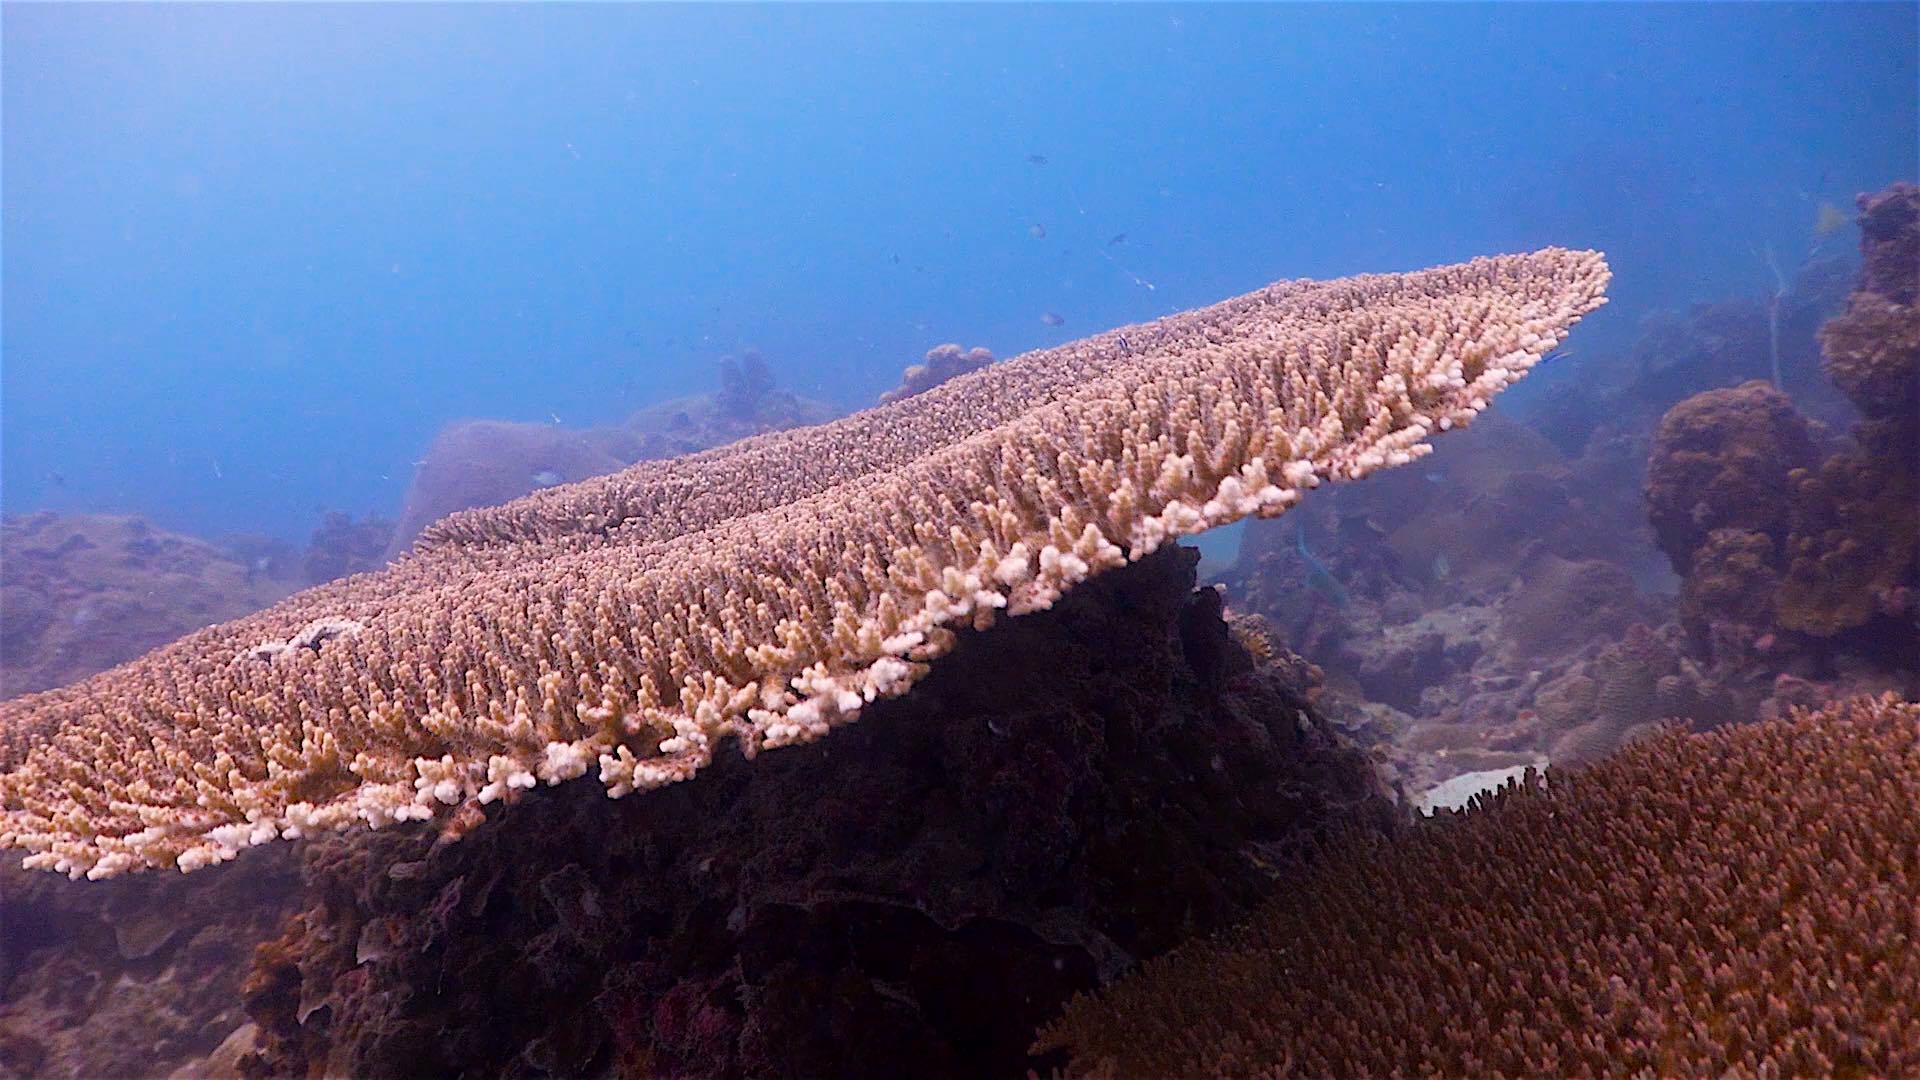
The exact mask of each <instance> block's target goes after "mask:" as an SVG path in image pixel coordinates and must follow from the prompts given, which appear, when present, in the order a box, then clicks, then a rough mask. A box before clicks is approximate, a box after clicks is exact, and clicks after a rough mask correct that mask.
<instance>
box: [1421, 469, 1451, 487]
mask: <svg viewBox="0 0 1920 1080" xmlns="http://www.w3.org/2000/svg"><path fill="white" fill-rule="evenodd" d="M1421 479H1423V480H1425V481H1426V482H1427V483H1429V484H1444V483H1446V482H1447V474H1446V470H1444V469H1434V470H1433V471H1431V472H1428V473H1423V474H1422V475H1421Z"/></svg>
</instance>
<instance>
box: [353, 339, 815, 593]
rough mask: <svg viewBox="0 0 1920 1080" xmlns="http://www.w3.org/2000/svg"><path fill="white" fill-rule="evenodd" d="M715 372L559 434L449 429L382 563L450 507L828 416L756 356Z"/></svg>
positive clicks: (542, 429)
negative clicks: (659, 398)
mask: <svg viewBox="0 0 1920 1080" xmlns="http://www.w3.org/2000/svg"><path fill="white" fill-rule="evenodd" d="M719 373H720V387H719V389H718V390H716V391H714V392H713V393H710V394H695V395H692V396H690V397H683V398H675V399H672V400H669V401H663V402H660V403H658V404H655V405H650V406H648V407H647V408H644V409H640V410H638V411H636V412H635V413H634V414H633V415H632V416H630V417H628V418H627V421H626V422H625V423H624V424H620V425H615V426H607V427H591V428H566V427H561V426H559V425H558V424H553V425H547V424H518V423H508V422H505V421H500V420H467V421H461V422H459V423H456V424H452V425H449V426H448V427H447V428H446V429H445V430H443V431H441V433H440V434H439V435H438V436H436V437H435V438H434V441H433V444H432V445H431V446H429V447H428V449H427V452H426V454H425V455H423V456H422V458H421V460H420V462H419V463H418V467H417V468H416V470H415V472H414V477H413V480H412V483H411V484H410V485H409V487H408V490H407V498H406V505H405V508H404V509H403V511H402V512H401V516H400V522H399V524H398V525H397V526H395V527H394V529H393V535H392V538H391V540H390V541H389V543H388V544H387V549H386V557H387V558H388V559H392V558H397V557H398V556H399V555H400V554H401V553H402V552H404V551H405V550H407V548H408V547H409V546H410V545H412V543H413V541H414V539H415V538H416V537H418V536H419V535H420V533H421V532H422V530H424V529H425V528H426V527H427V526H429V525H431V524H432V523H434V522H436V521H439V520H440V519H441V518H444V517H446V516H447V515H448V514H451V513H454V512H455V511H459V510H468V509H473V508H476V507H487V506H498V505H500V504H502V503H506V502H510V501H512V500H514V499H517V498H519V497H521V496H523V495H526V494H528V493H530V492H534V491H540V490H544V489H547V488H552V487H557V486H560V485H562V484H567V483H572V482H574V481H577V480H584V479H587V478H588V477H594V476H604V475H606V474H608V473H612V472H617V471H619V470H621V469H624V468H626V467H627V466H629V465H631V464H633V463H634V462H636V461H652V460H658V459H662V458H671V457H678V456H680V455H683V454H692V453H695V452H697V451H700V450H706V449H709V448H711V447H715V446H724V445H726V444H728V443H731V442H735V441H737V440H740V439H744V438H747V437H749V436H753V435H759V434H763V433H765V432H769V431H781V430H784V429H787V428H794V427H801V426H805V425H808V424H819V423H824V422H826V421H827V420H830V419H832V418H833V417H834V415H835V414H836V411H835V410H834V409H833V408H832V407H831V406H829V405H826V404H824V403H822V402H818V401H811V400H808V399H806V398H803V397H800V396H799V395H798V394H795V393H793V392H791V391H788V390H782V389H780V388H779V385H778V379H777V378H776V377H775V375H774V371H773V367H772V365H770V364H769V363H768V362H767V360H766V359H765V358H764V357H763V356H761V355H760V353H759V352H758V351H756V350H753V349H748V350H746V351H745V352H743V353H742V354H741V355H740V356H738V357H735V356H724V357H721V359H720V364H719ZM323 580H324V579H323Z"/></svg>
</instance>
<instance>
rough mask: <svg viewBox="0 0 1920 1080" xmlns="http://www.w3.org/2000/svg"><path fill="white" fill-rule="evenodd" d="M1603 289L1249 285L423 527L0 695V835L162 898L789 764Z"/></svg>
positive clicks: (1476, 266)
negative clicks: (337, 836)
mask: <svg viewBox="0 0 1920 1080" xmlns="http://www.w3.org/2000/svg"><path fill="white" fill-rule="evenodd" d="M1608 276H1609V274H1608V271H1607V268H1606V264H1605V262H1604V259H1603V258H1602V257H1601V256H1600V255H1599V253H1597V252H1590V251H1588V252H1580V251H1568V250H1565V249H1544V250H1541V251H1538V252H1534V253H1531V254H1527V255H1517V256H1502V257H1497V258H1489V259H1479V260H1474V261H1473V262H1470V263H1465V264H1461V265H1458V266H1451V267H1443V268H1438V269H1435V270H1429V271H1422V272H1418V273H1410V274H1395V275H1370V276H1363V277H1357V278H1348V279H1342V280H1339V281H1334V282H1326V283H1314V282H1302V281H1296V282H1286V283H1282V284H1278V285H1274V286H1270V287H1268V288H1266V289H1263V290H1260V291H1258V292H1255V293H1251V294H1248V295H1247V296H1244V297H1240V298H1237V299H1234V300H1229V301H1226V302H1223V303H1221V304H1217V305H1215V306H1213V307H1211V308H1205V309H1200V310H1197V311H1193V312H1188V313H1184V314H1181V315H1175V316H1169V317H1166V318H1163V319H1161V320H1158V321H1157V322H1156V323H1153V324H1150V325H1147V326H1142V327H1129V328H1127V329H1126V333H1125V339H1126V341H1125V343H1124V344H1123V343H1122V340H1121V338H1122V335H1121V334H1119V333H1118V332H1114V333H1109V334H1105V335H1099V336H1096V337H1093V338H1090V339H1086V340H1084V341H1081V342H1075V343H1072V344H1069V345H1065V346H1059V347H1056V348H1053V349H1049V350H1043V351H1040V352H1035V353H1030V354H1027V355H1026V356H1023V357H1019V358H1016V359H1014V360H1010V361H1007V362H1005V363H1002V364H996V365H994V366H993V367H990V368H987V369H984V370H982V371H980V372H976V373H975V374H974V375H972V376H970V377H968V378H965V379H959V380H955V381H953V382H950V383H948V384H946V385H944V386H942V387H939V388H936V389H934V390H932V391H929V392H927V393H925V394H921V395H919V396H917V397H915V398H912V399H909V400H908V401H906V402H901V403H897V404H895V405H892V406H888V407H886V408H883V409H879V410H873V411H870V412H868V413H864V414H858V415H856V416H854V417H849V418H847V419H846V420H842V421H838V422H836V423H834V424H830V425H825V426H823V427H819V428H809V429H802V430H800V431H798V432H790V433H780V434H775V435H765V436H760V437H758V438H756V439H751V440H747V441H745V442H743V443H740V444H736V445H735V446H733V447H731V448H727V449H724V450H718V451H711V452H708V453H706V454H702V455H696V456H694V457H691V458H686V459H682V460H680V461H676V462H674V463H672V465H671V466H670V467H666V468H655V467H650V466H647V465H640V466H635V467H633V468H631V469H628V470H626V471H624V472H622V473H621V474H618V475H616V476H611V477H606V478H602V479H600V480H594V481H587V482H583V483H580V484H575V485H569V486H565V487H560V488H555V489H551V490H549V491H546V492H542V493H539V494H535V495H533V496H530V497H528V498H526V499H524V500H521V501H519V502H516V503H514V504H510V505H509V506H507V507H504V508H498V509H494V510H476V511H467V512H464V513H461V514H456V515H454V516H453V517H452V518H450V519H448V520H446V521H443V522H441V523H440V524H439V525H436V526H435V527H434V528H433V529H431V530H429V531H428V532H427V533H426V534H425V535H423V537H422V540H421V543H420V544H418V545H416V547H415V549H414V551H413V553H412V555H411V556H410V557H409V558H407V559H403V560H401V561H399V562H398V563H396V564H394V565H392V566H390V567H388V568H387V569H385V570H382V571H380V572H377V573H373V574H363V575H359V576H357V577H354V578H349V579H346V580H344V581H341V582H336V583H333V584H330V585H325V586H320V587H317V588H314V589H310V590H308V591H306V592H304V593H301V594H299V595H298V596H296V597H293V598H291V599H289V600H288V601H286V602H284V603H282V604H280V605H277V606H276V607H274V608H273V609H271V610H269V611H267V612H264V613H261V614H259V615H257V616H253V617H249V618H245V619H240V620H236V621H234V622H231V623H227V624H224V625H222V626H219V627H215V628H211V629H209V630H207V631H203V632H201V633H199V634H196V635H194V636H192V637H191V638H189V639H186V640H185V641H182V642H180V643H178V644H177V645H175V646H172V647H169V648H164V649H161V650H158V651H156V652H154V653H151V654H149V655H148V656H147V657H145V658H143V659H142V660H140V661H137V662H135V663H132V664H128V665H125V666H123V667H121V668H118V669H115V670H114V671H112V672H109V673H106V674H104V675H101V676H97V677H95V678H94V679H92V680H89V681H87V682H84V683H81V684H79V685H77V686H74V687H70V688H67V689H64V690H58V691H49V692H47V693H44V694H40V695H35V696H32V697H29V698H25V699H20V700H16V701H13V702H8V703H5V704H0V822H4V824H3V825H0V844H4V845H6V846H10V847H17V848H22V849H25V850H26V851H27V852H29V855H28V856H27V858H26V860H25V861H26V863H27V865H29V866H31V867H34V868H43V869H51V870H57V871H63V872H67V873H70V874H88V875H90V876H96V877H98V876H110V875H113V874H117V873H121V872H125V871H128V870H133V869H139V868H143V867H153V866H160V867H179V868H181V869H189V870H190V869H194V868H196V867H200V866H205V865H209V864H211V863H214V862H218V861H222V860H225V859H229V858H233V857H234V856H236V855H237V854H238V853H239V852H240V851H241V850H243V849H245V848H247V847H250V846H253V845H256V844H260V843H264V842H267V841H270V840H274V839H278V838H282V837H289V838H291V837H299V836H304V835H311V834H314V833H318V832H323V831H326V830H329V829H340V828H347V827H351V826H355V825H363V826H364V825H376V826H377V825H384V824H388V823H392V822H400V821H410V820H422V819H427V818H431V817H435V816H444V817H445V818H447V819H448V820H447V828H448V829H449V830H451V831H452V832H454V833H458V832H461V831H464V830H466V829H468V828H470V827H471V826H472V825H474V824H477V823H478V822H479V821H481V820H483V819H484V818H485V816H486V810H485V808H486V806H487V805H488V804H491V803H494V802H509V803H510V802H512V801H514V800H515V799H517V798H518V797H519V796H520V795H521V794H522V793H524V791H525V790H526V789H528V788H530V787H533V786H535V785H536V784H538V783H543V782H544V783H547V784H557V783H560V782H562V781H565V780H569V779H573V778H575V777H578V776H581V775H583V774H585V773H587V772H588V771H589V770H591V769H592V768H593V767H594V765H595V764H596V763H597V764H598V766H599V774H600V779H601V781H602V782H603V783H604V784H605V785H606V787H607V789H608V790H609V792H610V793H612V794H614V795H622V794H626V793H628V792H631V791H636V790H644V789H652V788H657V787H661V786H664V785H667V784H670V783H673V782H676V781H679V780H683V779H685V778H687V777H689V776H691V775H693V774H694V773H695V772H696V771H698V770H699V769H701V768H702V767H704V766H705V765H706V764H707V763H708V762H710V761H711V760H712V756H713V754H714V752H715V750H716V749H718V748H719V747H720V746H721V745H722V744H724V743H727V742H735V743H737V744H738V745H739V746H740V747H741V748H742V749H743V750H744V751H745V752H746V753H748V754H750V755H751V754H754V753H757V752H759V751H761V750H765V749H772V748H776V747H781V746H787V745H792V744H797V743H805V742H810V741H812V740H815V739H818V738H821V737H823V736H825V735H826V734H828V733H829V732H830V731H831V730H832V729H833V728H834V727H836V726H840V725H844V724H845V723H847V722H849V721H851V720H852V719H854V718H855V717H856V716H857V715H858V713H859V712H860V711H861V709H862V708H863V706H865V705H866V704H868V703H871V702H873V701H875V700H877V699H881V698H886V697H892V696H895V695H898V694H900V693H903V692H904V691H905V690H906V689H907V688H909V687H910V686H911V685H913V683H915V682H916V681H918V680H919V679H920V678H922V677H924V676H925V675H926V673H927V671H928V664H929V662H930V661H932V660H934V659H937V658H938V657H940V656H942V655H944V654H945V653H946V652H947V651H948V650H949V649H950V648H951V647H952V645H953V642H954V640H955V636H954V630H955V629H956V628H960V627H966V626H972V627H974V628H976V629H978V628H982V627H984V626H986V625H988V624H990V623H991V622H993V621H994V620H995V618H996V617H997V616H998V614H999V612H1001V611H1002V610H1003V609H1004V610H1005V611H1006V613H1007V614H1011V615H1020V614H1025V613H1029V612H1033V611H1037V610H1042V609H1044V608H1046V607H1048V606H1050V605H1051V604H1052V603H1053V602H1054V601H1055V600H1057V599H1058V598H1059V597H1060V596H1061V595H1063V593H1064V592H1065V591H1066V590H1067V589H1069V588H1072V587H1074V586H1075V585H1077V584H1079V583H1080V582H1081V581H1083V580H1085V579H1086V578H1088V577H1090V576H1092V575H1094V574H1095V573H1097V572H1100V571H1102V570H1105V569H1110V568H1113V567H1117V566H1119V565H1122V564H1124V563H1126V562H1128V561H1130V560H1134V559H1138V558H1141V557H1143V556H1145V555H1147V554H1150V553H1151V552H1152V551H1154V550H1156V549H1157V548H1159V547H1161V546H1163V545H1165V544H1167V543H1169V542H1171V541H1172V540H1174V539H1176V538H1177V537H1179V536H1182V535H1187V534H1190V533H1193V532H1197V531H1200V530H1202V529H1204V528H1206V527H1209V526H1211V525H1217V524H1225V523H1228V522H1231V521H1234V520H1238V519H1240V518H1243V517H1246V516H1250V515H1253V514H1263V515H1271V514H1275V513H1278V512H1280V511H1282V510H1284V509H1285V508H1286V507H1288V506H1291V505H1293V504H1294V503H1295V502H1297V501H1298V500H1299V499H1300V498H1301V496H1302V493H1303V492H1304V491H1305V490H1307V489H1310V488H1312V487H1316V486H1318V485H1320V484H1321V483H1323V482H1325V481H1327V480H1350V479H1356V478H1359V477H1362V476H1365V475H1368V474H1369V473H1372V472H1374V471H1377V470H1379V469H1382V468H1386V467H1390V466H1394V465H1398V464H1404V463H1407V462H1410V461H1412V460H1414V459H1415V458H1416V457H1418V456H1419V455H1420V454H1421V453H1422V452H1423V451H1422V444H1423V442H1424V441H1425V440H1426V439H1427V438H1428V437H1430V436H1431V435H1433V434H1435V433H1436V432H1437V431H1444V430H1447V429H1448V428H1450V427H1452V426H1455V425H1458V424H1463V423H1466V422H1468V421H1470V420H1471V419H1472V418H1473V417H1474V416H1475V415H1477V414H1478V413H1479V412H1481V411H1482V410H1484V409H1485V408H1486V406H1487V404H1488V401H1489V400H1490V399H1491V397H1492V396H1493V395H1494V394H1496V393H1498V392H1499V391H1500V390H1502V389H1504V388H1505V387H1506V386H1508V385H1509V384H1511V383H1512V382H1513V381H1514V380H1516V379H1518V378H1520V377H1521V376H1522V375H1524V374H1525V372H1526V371H1527V370H1529V369H1530V368H1531V367H1532V365H1533V364H1535V363H1537V362H1538V360H1539V358H1540V357H1541V356H1542V355H1544V354H1545V353H1547V352H1548V351H1549V350H1551V349H1552V348H1553V347H1554V346H1556V345H1557V344H1558V343H1559V342H1560V341H1561V340H1562V339H1563V338H1564V336H1565V335H1566V334H1567V333H1568V332H1569V331H1570V329H1571V327H1572V326H1573V324H1574V323H1576V322H1578V321H1579V319H1580V318H1581V317H1583V316H1584V315H1585V314H1586V313H1588V312H1590V311H1592V310H1593V309H1595V308H1597V307H1598V306H1599V305H1601V304H1602V303H1604V302H1605V300H1604V291H1605V287H1606V284H1607V281H1608ZM769 464H771V466H772V467H769ZM715 598H724V600H723V601H722V602H721V603H719V604H716V603H715ZM316 627H329V628H334V629H332V630H329V631H328V632H326V633H324V634H321V635H318V636H312V637H309V634H310V633H311V632H312V631H313V630H314V629H315V628H316ZM278 644H286V645H289V646H292V645H301V646H304V647H288V648H285V649H277V650H275V649H269V648H267V647H266V646H271V645H278ZM236 703H244V706H243V707H242V708H236V707H235V706H236Z"/></svg>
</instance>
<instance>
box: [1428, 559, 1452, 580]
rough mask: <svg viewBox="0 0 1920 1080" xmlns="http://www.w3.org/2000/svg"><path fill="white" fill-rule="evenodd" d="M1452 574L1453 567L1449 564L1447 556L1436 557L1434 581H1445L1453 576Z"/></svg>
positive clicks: (1434, 560)
mask: <svg viewBox="0 0 1920 1080" xmlns="http://www.w3.org/2000/svg"><path fill="white" fill-rule="evenodd" d="M1452 574H1453V567H1452V565H1451V564H1449V563H1448V562H1447V557H1446V556H1445V555H1435V556H1434V557H1433V580H1435V581H1445V580H1447V578H1448V577H1450V576H1452Z"/></svg>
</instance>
